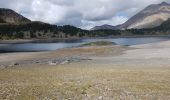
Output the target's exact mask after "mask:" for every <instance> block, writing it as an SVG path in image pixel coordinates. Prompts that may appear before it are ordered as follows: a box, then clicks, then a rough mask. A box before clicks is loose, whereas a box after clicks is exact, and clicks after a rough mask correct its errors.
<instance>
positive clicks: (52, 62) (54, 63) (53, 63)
mask: <svg viewBox="0 0 170 100" xmlns="http://www.w3.org/2000/svg"><path fill="white" fill-rule="evenodd" d="M48 64H49V65H52V66H54V65H57V64H58V62H56V61H49V62H48Z"/></svg>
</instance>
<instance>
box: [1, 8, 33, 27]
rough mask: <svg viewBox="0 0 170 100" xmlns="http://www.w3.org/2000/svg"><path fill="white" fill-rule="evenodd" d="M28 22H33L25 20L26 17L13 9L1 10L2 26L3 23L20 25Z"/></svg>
mask: <svg viewBox="0 0 170 100" xmlns="http://www.w3.org/2000/svg"><path fill="white" fill-rule="evenodd" d="M26 22H31V20H29V19H27V18H25V17H24V16H22V15H20V14H18V13H16V12H15V11H13V10H11V9H6V8H0V24H1V23H11V24H19V23H26Z"/></svg>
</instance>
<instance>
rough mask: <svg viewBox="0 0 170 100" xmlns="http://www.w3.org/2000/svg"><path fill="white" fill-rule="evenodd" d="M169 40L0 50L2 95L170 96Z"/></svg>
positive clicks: (99, 99) (55, 99)
mask: <svg viewBox="0 0 170 100" xmlns="http://www.w3.org/2000/svg"><path fill="white" fill-rule="evenodd" d="M169 51H170V41H164V42H157V43H149V44H143V45H134V46H129V47H126V46H118V45H113V46H91V47H79V48H69V49H61V50H58V51H53V52H34V53H6V54H0V65H1V67H0V99H2V100H3V99H7V100H8V99H16V100H138V99H142V100H168V99H170V52H169Z"/></svg>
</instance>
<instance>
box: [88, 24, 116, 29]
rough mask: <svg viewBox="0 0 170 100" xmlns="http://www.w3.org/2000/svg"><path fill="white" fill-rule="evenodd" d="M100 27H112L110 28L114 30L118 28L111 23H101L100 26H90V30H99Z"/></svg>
mask: <svg viewBox="0 0 170 100" xmlns="http://www.w3.org/2000/svg"><path fill="white" fill-rule="evenodd" d="M100 29H112V30H116V29H118V27H117V26H112V25H107V24H105V25H102V26H95V27H94V28H92V29H91V30H100Z"/></svg>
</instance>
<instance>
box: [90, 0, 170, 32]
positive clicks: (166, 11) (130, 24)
mask: <svg viewBox="0 0 170 100" xmlns="http://www.w3.org/2000/svg"><path fill="white" fill-rule="evenodd" d="M169 18H170V4H168V3H166V2H162V3H160V4H152V5H149V6H148V7H146V8H145V9H143V10H142V11H140V12H139V13H137V14H136V15H134V16H133V17H131V18H130V19H129V20H128V21H127V22H125V23H124V24H121V25H118V26H110V27H113V28H111V29H113V30H115V27H116V29H143V28H154V27H157V26H159V25H161V24H162V23H163V22H164V21H166V20H168V19H169ZM104 28H105V27H103V26H98V27H97V28H93V29H94V30H96V29H104Z"/></svg>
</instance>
